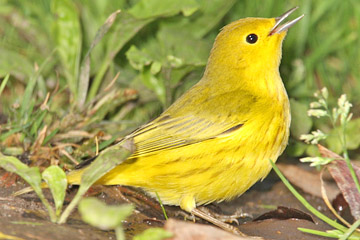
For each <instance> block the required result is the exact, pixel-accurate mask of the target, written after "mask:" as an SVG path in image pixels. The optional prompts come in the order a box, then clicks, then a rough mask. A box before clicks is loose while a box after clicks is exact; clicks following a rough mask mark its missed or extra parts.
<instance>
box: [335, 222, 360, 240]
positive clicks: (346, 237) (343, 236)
mask: <svg viewBox="0 0 360 240" xmlns="http://www.w3.org/2000/svg"><path fill="white" fill-rule="evenodd" d="M358 226H360V219H358V220H357V221H356V222H354V223H353V225H351V227H350V228H349V229H348V230H347V231H346V232H345V233H344V235H342V236H341V237H340V238H339V240H346V239H348V238H349V237H350V236H351V234H352V233H353V232H354V231H355V230H356V229H357V228H358Z"/></svg>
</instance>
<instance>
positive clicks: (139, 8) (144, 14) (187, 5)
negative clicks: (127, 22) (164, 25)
mask: <svg viewBox="0 0 360 240" xmlns="http://www.w3.org/2000/svg"><path fill="white" fill-rule="evenodd" d="M198 8H199V4H198V3H197V1H195V0H140V1H139V2H138V3H137V4H136V5H135V6H134V7H132V8H131V9H130V10H129V11H128V12H129V13H130V14H132V15H133V16H134V17H136V18H139V19H146V18H153V17H159V16H172V15H175V14H177V13H179V12H182V13H183V14H184V15H185V16H189V15H191V14H193V13H194V12H195V11H196V10H197V9H198Z"/></svg>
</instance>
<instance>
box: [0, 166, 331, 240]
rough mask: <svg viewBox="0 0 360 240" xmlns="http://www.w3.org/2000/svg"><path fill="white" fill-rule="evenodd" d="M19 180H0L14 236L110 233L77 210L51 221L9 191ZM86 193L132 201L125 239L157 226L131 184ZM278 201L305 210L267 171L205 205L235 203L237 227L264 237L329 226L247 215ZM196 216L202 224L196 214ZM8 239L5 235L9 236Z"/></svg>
mask: <svg viewBox="0 0 360 240" xmlns="http://www.w3.org/2000/svg"><path fill="white" fill-rule="evenodd" d="M3 174H4V172H0V175H3ZM3 185H4V184H3ZM25 186H26V185H25V184H24V183H22V181H16V184H15V185H12V186H8V187H5V186H2V187H1V188H0V233H2V234H6V235H11V236H13V237H18V238H19V239H37V240H48V239H54V240H60V239H61V240H63V239H69V240H70V239H73V240H77V239H79V240H80V239H99V240H102V239H115V234H114V232H112V231H101V230H99V229H96V228H94V227H91V226H89V225H87V224H85V223H83V222H82V221H81V217H80V216H79V214H78V212H77V211H76V212H74V213H73V214H72V215H71V217H70V219H69V220H68V222H67V223H66V224H63V225H58V224H54V223H51V222H50V221H49V218H48V215H47V212H46V211H45V208H44V207H43V206H42V204H41V202H40V201H39V199H38V198H37V196H36V195H35V194H33V193H29V194H25V195H22V196H19V197H15V198H13V197H11V196H10V195H11V193H13V192H14V191H16V190H19V189H22V188H23V187H25ZM75 192H76V187H73V188H72V189H70V190H69V192H68V196H67V198H66V204H68V203H69V201H70V200H71V198H72V196H73V195H74V193H75ZM89 194H90V195H95V196H97V197H99V198H100V199H102V200H104V201H105V202H107V203H109V204H121V203H124V202H126V201H131V202H133V203H135V205H136V211H135V212H134V214H133V215H132V216H131V217H129V218H128V219H127V221H126V222H124V228H125V229H126V236H127V239H131V238H132V236H134V234H137V233H140V232H142V231H143V230H145V229H147V228H150V227H162V226H163V225H164V223H165V219H164V217H163V214H162V212H161V210H160V207H159V206H158V204H157V203H156V202H155V201H152V200H146V198H145V197H144V196H142V195H139V194H138V193H136V192H134V191H133V189H128V188H118V187H95V188H93V189H92V190H91V191H90V192H89ZM303 194H304V196H305V197H306V199H307V200H308V201H309V202H310V203H311V204H312V205H313V206H315V207H316V208H317V209H318V210H321V211H322V212H323V213H325V214H326V215H328V216H331V214H330V213H329V212H328V211H327V210H326V209H327V207H326V206H325V205H324V203H323V200H322V199H320V198H318V197H314V196H312V195H309V194H306V193H303ZM49 196H50V195H49V194H48V197H49ZM124 197H125V198H124ZM278 206H285V207H291V208H295V209H298V210H301V211H304V212H306V213H308V211H307V210H306V209H305V208H304V207H303V206H302V205H301V203H300V202H298V200H297V199H296V198H295V197H294V196H293V195H292V194H291V193H290V192H289V191H288V190H287V188H286V187H285V186H284V184H283V183H282V182H280V181H279V180H278V177H277V176H276V175H275V174H274V173H271V174H270V176H269V177H268V178H266V180H265V181H263V182H262V183H257V184H256V185H255V186H253V187H252V188H251V190H249V191H248V192H246V193H245V194H243V195H242V196H241V197H239V198H237V199H235V200H233V201H231V202H227V203H220V204H212V205H209V208H210V209H212V210H213V211H216V212H219V213H222V214H231V213H233V212H235V211H236V209H238V208H241V209H242V211H243V212H245V213H249V214H251V215H252V217H247V218H244V219H240V223H241V224H240V226H239V228H240V229H241V231H242V232H244V233H246V234H248V235H251V236H261V237H264V238H265V239H277V240H281V239H307V240H311V239H322V238H320V237H318V236H312V235H309V234H305V233H301V232H300V231H298V230H297V228H298V227H306V228H311V229H318V230H326V229H330V227H329V226H327V225H326V224H325V223H323V222H322V221H320V220H318V219H317V218H315V217H314V222H315V223H313V222H311V221H309V219H302V218H303V217H302V216H297V215H294V216H292V215H291V214H292V213H290V215H289V216H287V217H290V218H289V219H283V220H280V219H276V218H275V217H274V216H273V215H271V214H270V216H268V218H269V219H266V220H261V221H256V222H254V221H253V219H255V218H257V217H259V216H260V215H263V214H264V213H267V212H270V211H273V210H274V209H275V208H276V207H278ZM166 210H167V213H168V215H169V216H170V217H171V218H176V219H180V220H183V219H184V216H183V214H182V213H181V211H180V209H179V208H177V207H166ZM179 212H180V213H179ZM331 217H332V216H331ZM304 218H306V217H304ZM196 222H197V223H203V224H207V223H206V222H204V221H202V220H197V221H196ZM8 239H11V238H10V237H9V238H8ZM12 239H16V238H12ZM324 239H325V238H324Z"/></svg>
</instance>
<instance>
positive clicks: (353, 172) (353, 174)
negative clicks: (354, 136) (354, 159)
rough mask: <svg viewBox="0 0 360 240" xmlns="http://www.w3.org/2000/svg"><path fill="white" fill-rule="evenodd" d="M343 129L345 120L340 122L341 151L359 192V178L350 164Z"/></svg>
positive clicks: (344, 128)
mask: <svg viewBox="0 0 360 240" xmlns="http://www.w3.org/2000/svg"><path fill="white" fill-rule="evenodd" d="M345 131H346V121H345V122H344V124H342V147H343V152H344V155H343V156H344V159H345V162H346V165H347V166H348V168H349V171H350V174H351V177H352V178H353V180H354V182H355V186H356V188H357V190H358V192H359V193H360V184H359V179H358V177H357V176H356V173H355V170H354V168H353V166H352V164H351V161H350V158H349V153H348V151H347V148H346V134H345V133H346V132H345Z"/></svg>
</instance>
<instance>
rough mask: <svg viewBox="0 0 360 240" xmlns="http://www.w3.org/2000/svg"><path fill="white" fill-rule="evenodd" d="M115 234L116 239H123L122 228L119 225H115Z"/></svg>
mask: <svg viewBox="0 0 360 240" xmlns="http://www.w3.org/2000/svg"><path fill="white" fill-rule="evenodd" d="M115 235H116V240H125V234H124V230H123V229H122V227H121V226H117V227H116V228H115Z"/></svg>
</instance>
